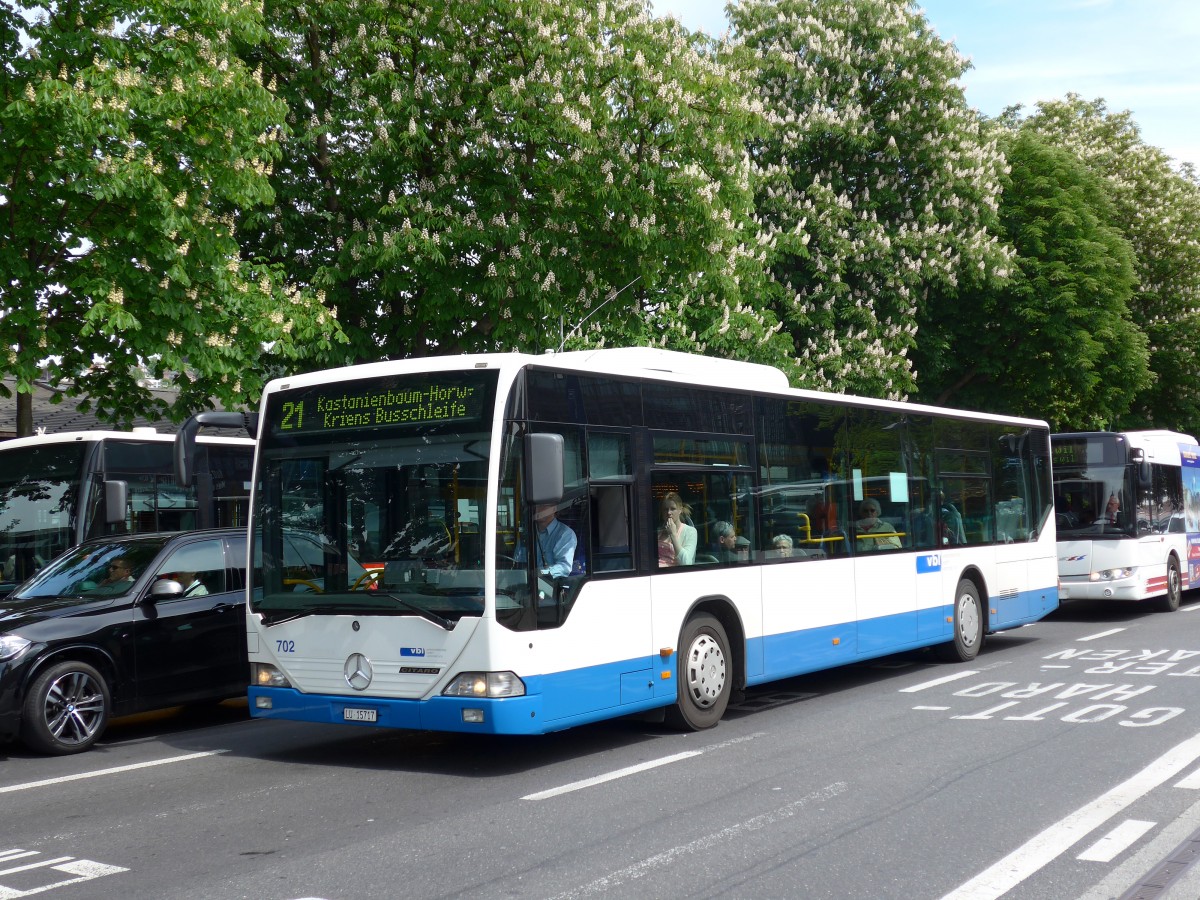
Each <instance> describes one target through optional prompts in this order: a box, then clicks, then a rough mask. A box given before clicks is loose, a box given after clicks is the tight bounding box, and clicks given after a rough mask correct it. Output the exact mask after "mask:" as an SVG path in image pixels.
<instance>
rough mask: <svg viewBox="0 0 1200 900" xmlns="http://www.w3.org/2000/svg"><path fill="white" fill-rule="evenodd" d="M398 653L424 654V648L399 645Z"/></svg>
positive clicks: (402, 654)
mask: <svg viewBox="0 0 1200 900" xmlns="http://www.w3.org/2000/svg"><path fill="white" fill-rule="evenodd" d="M400 655H401V656H424V655H425V648H424V647H401V648H400Z"/></svg>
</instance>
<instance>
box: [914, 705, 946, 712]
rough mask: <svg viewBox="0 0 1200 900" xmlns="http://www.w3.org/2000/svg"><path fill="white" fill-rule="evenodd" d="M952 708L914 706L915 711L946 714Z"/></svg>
mask: <svg viewBox="0 0 1200 900" xmlns="http://www.w3.org/2000/svg"><path fill="white" fill-rule="evenodd" d="M949 708H950V707H948V706H914V707H913V709H922V710H929V711H932V712H945V711H946V710H948V709H949Z"/></svg>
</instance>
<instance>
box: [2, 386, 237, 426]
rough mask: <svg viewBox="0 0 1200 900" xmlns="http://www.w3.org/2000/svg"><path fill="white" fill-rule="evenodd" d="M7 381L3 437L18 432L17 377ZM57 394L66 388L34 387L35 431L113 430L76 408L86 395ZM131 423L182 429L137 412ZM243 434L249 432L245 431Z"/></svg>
mask: <svg viewBox="0 0 1200 900" xmlns="http://www.w3.org/2000/svg"><path fill="white" fill-rule="evenodd" d="M3 383H4V386H5V387H6V388H8V390H9V391H10V392H11V393H12V395H13V396H11V397H8V398H5V397H0V440H7V439H8V438H12V437H16V436H17V397H16V380H15V379H12V378H5V379H3ZM151 393H152V394H153V395H154V396H156V397H161V398H162V399H163V400H165V401H167V403H171V402H173V401H174V399H175V392H174V391H151ZM56 394H57V395H61V394H62V391H61V390H55V389H54V388H51V387H49V386H48V385H47V384H45V383H43V382H35V384H34V389H33V430H34V433H35V434H36V433H38V430H39V429H43V430H44V431H45V432H46V433H47V434H54V433H57V432H60V431H94V430H96V429H104V430H106V431H111V430H112V429H113V428H114V426H113V423H112V422H110V421H107V420H104V419H99V418H97V417H96V415H95V412H94V411H93V412H86V413H83V412H80V411H79V410H78V409H76V407H77V406H78V405H79V401H80V400H81V399H82V398H80V397H65V396H64V397H63V399H62V402H60V403H51V402H50V401H51V398H52V397H54V396H55V395H56ZM131 424H132V425H133V427H135V428H137V427H148V428H154V429H155V430H157V431H158V432H160V433H161V434H174V433H175V432H176V431H178V430H179V425H178V423H175V422H172V421H170V420H169V419H146V418H143V417H141V416H136V417H134V420H133V422H132V423H131ZM211 433H219V432H211ZM242 436H245V435H244V433H243V434H242Z"/></svg>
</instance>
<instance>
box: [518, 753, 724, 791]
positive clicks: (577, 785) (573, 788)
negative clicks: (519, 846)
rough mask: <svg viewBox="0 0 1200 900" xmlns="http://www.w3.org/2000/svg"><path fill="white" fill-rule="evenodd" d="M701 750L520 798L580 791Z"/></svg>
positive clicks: (653, 767)
mask: <svg viewBox="0 0 1200 900" xmlns="http://www.w3.org/2000/svg"><path fill="white" fill-rule="evenodd" d="M703 752H704V751H703V750H686V751H684V752H683V753H676V754H675V755H674V756H664V757H662V758H661V759H652V760H650V761H649V762H644V763H638V764H637V765H636V766H629V767H628V768H624V769H617V770H616V771H615V772H608V773H607V774H605V775H597V776H595V777H594V778H585V779H583V780H582V781H574V782H572V783H571V784H564V785H562V786H561V787H556V788H551V789H550V790H548V791H539V792H538V793H536V794H526V795H525V796H524V797H522V798H521V799H522V800H548V799H550V798H551V797H557V796H558V795H559V794H569V793H571V791H580V790H583V789H584V788H588V787H592V786H593V785H597V784H604V782H606V781H614V780H615V779H617V778H624V777H625V776H626V775H635V774H637V773H638V772H645V771H646V770H647V769H657V768H658V767H659V766H668V765H670V764H671V763H676V762H679V761H680V760H681V759H691V758H692V757H693V756H699V755H700V754H701V753H703Z"/></svg>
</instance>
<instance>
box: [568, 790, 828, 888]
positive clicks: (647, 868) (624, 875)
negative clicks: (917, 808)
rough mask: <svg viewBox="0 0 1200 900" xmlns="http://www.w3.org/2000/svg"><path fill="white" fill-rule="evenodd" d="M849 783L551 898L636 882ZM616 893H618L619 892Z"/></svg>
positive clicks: (825, 797)
mask: <svg viewBox="0 0 1200 900" xmlns="http://www.w3.org/2000/svg"><path fill="white" fill-rule="evenodd" d="M847 788H848V785H847V784H846V782H844V781H836V782H834V783H833V784H831V785H827V786H826V787H823V788H821V790H819V791H813V792H812V793H811V794H806V795H805V796H803V797H801V798H800V799H799V800H793V801H792V802H791V803H788V804H786V805H784V806H781V807H779V809H776V810H774V811H772V812H769V813H763V814H762V815H761V816H755V817H754V818H752V819H747V820H746V821H744V822H738V823H737V824H736V825H730V826H729V827H728V828H722V829H721V830H720V831H716V832H713V833H712V834H708V835H705V836H704V837H702V838H698V839H697V840H694V841H692V842H691V843H689V844H681V845H680V846H678V847H672V848H671V849H670V850H664V851H663V852H662V853H658V854H656V855H654V856H648V857H646V858H645V859H643V860H641V861H640V862H636V863H634V864H633V865H632V866H627V867H626V868H624V869H618V870H617V871H616V872H611V873H609V874H608V875H604V876H602V877H600V878H597V879H596V880H595V881H590V882H588V883H587V884H583V885H580V886H579V887H577V888H575V889H574V890H571V891H567V892H566V893H563V894H559V895H558V896H557V897H555V898H552V900H573V898H575V897H587V896H589V895H591V894H603V893H605V892H607V891H610V890H613V889H614V888H620V887H621V886H622V885H626V884H628V883H629V882H632V881H636V880H637V879H639V878H644V877H645V876H647V875H649V874H650V873H651V872H653V871H654V870H655V869H661V868H664V867H666V866H669V865H671V864H672V863H674V862H675V861H677V860H679V859H680V858H682V857H684V856H688V855H691V854H694V853H702V852H703V851H705V850H708V849H710V848H711V847H715V846H716V845H717V844H723V843H725V842H726V841H731V840H733V839H734V838H737V837H740V836H741V835H743V834H745V833H747V832H752V831H758V830H759V829H760V828H766V827H767V826H769V825H774V824H775V823H776V822H780V821H782V820H784V819H787V818H790V817H791V816H794V815H795V814H796V813H798V812H799V811H800V810H801V809H802V808H804V807H805V806H808V805H810V804H812V803H820V802H822V801H825V800H829V799H832V798H833V797H836V796H837V795H838V794H842V793H845V791H846V790H847ZM618 893H620V892H619V891H618Z"/></svg>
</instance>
